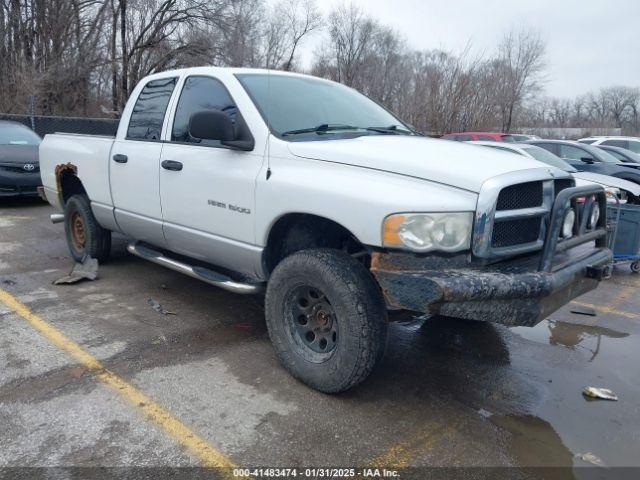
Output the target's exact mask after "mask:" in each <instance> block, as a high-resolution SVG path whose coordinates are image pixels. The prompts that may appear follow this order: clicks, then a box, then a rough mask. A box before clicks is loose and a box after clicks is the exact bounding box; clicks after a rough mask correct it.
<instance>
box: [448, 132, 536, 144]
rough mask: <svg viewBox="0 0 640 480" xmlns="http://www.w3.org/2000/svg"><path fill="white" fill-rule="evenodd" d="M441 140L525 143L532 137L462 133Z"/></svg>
mask: <svg viewBox="0 0 640 480" xmlns="http://www.w3.org/2000/svg"><path fill="white" fill-rule="evenodd" d="M440 138H442V139H443V140H455V141H457V142H471V141H485V142H523V141H525V140H530V139H531V136H530V135H523V134H519V133H496V132H461V133H447V134H446V135H443V136H442V137H440Z"/></svg>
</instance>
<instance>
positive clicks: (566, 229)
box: [562, 208, 576, 238]
mask: <svg viewBox="0 0 640 480" xmlns="http://www.w3.org/2000/svg"><path fill="white" fill-rule="evenodd" d="M575 222H576V212H574V211H573V208H571V209H569V211H568V212H567V213H566V215H565V216H564V220H563V222H562V236H563V237H564V238H571V237H573V224H574V223H575Z"/></svg>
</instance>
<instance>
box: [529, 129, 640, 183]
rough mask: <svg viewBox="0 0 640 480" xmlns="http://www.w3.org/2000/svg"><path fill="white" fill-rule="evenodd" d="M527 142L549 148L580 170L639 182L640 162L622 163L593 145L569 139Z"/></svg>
mask: <svg viewBox="0 0 640 480" xmlns="http://www.w3.org/2000/svg"><path fill="white" fill-rule="evenodd" d="M527 143H528V144H530V145H537V146H539V147H542V148H544V149H545V150H549V151H550V152H551V153H553V154H554V155H556V156H558V157H560V158H562V159H563V160H565V161H566V162H567V163H569V164H570V165H571V166H573V167H575V168H576V169H577V170H580V171H581V172H593V173H601V174H603V175H611V176H612V177H618V178H624V179H625V180H629V181H631V182H634V183H638V184H640V169H639V168H640V164H639V165H636V164H631V163H623V162H621V161H620V160H618V159H617V158H616V157H614V156H613V155H611V154H610V153H607V152H605V151H604V150H601V149H600V148H597V147H594V146H593V145H589V144H586V143H580V142H573V141H571V140H530V141H528V142H527Z"/></svg>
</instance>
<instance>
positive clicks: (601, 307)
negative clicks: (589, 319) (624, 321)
mask: <svg viewBox="0 0 640 480" xmlns="http://www.w3.org/2000/svg"><path fill="white" fill-rule="evenodd" d="M571 303H572V304H573V305H579V306H581V307H587V308H592V309H593V310H595V311H596V312H600V313H608V314H610V315H617V316H619V317H626V318H634V319H635V318H640V314H638V313H632V312H624V311H622V310H616V309H615V308H612V307H608V306H606V305H594V304H592V303H584V302H578V301H576V300H574V301H573V302H571Z"/></svg>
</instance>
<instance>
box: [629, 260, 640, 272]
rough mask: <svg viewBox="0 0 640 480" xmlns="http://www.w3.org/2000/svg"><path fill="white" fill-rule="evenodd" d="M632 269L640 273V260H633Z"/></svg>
mask: <svg viewBox="0 0 640 480" xmlns="http://www.w3.org/2000/svg"><path fill="white" fill-rule="evenodd" d="M631 271H632V272H633V273H640V262H633V263H632V264H631Z"/></svg>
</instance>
